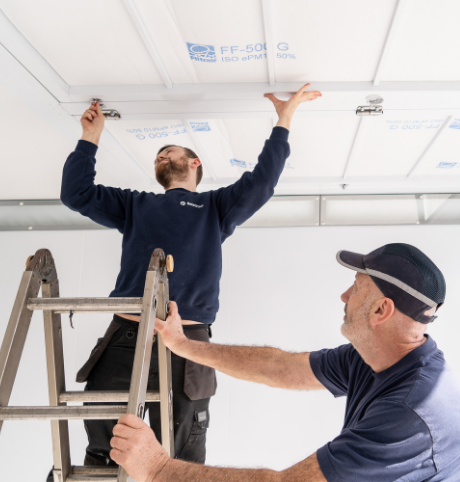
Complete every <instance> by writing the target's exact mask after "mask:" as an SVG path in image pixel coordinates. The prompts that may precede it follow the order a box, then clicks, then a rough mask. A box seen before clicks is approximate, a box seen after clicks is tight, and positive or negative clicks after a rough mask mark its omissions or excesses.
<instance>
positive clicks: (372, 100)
mask: <svg viewBox="0 0 460 482" xmlns="http://www.w3.org/2000/svg"><path fill="white" fill-rule="evenodd" d="M366 100H367V102H369V104H371V105H376V104H381V103H382V102H383V97H381V96H380V95H378V94H371V95H368V96H367V97H366Z"/></svg>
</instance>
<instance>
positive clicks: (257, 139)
mask: <svg viewBox="0 0 460 482" xmlns="http://www.w3.org/2000/svg"><path fill="white" fill-rule="evenodd" d="M220 125H221V126H222V130H223V129H225V131H224V136H225V137H227V139H228V142H229V145H230V146H231V149H232V153H233V156H232V157H231V158H228V159H226V163H227V165H228V166H229V167H230V169H231V172H232V177H235V178H237V177H239V176H240V175H241V174H242V173H243V172H245V171H252V170H253V169H254V166H255V165H256V164H257V162H258V158H259V155H260V153H261V152H262V149H263V147H264V144H265V140H266V139H268V137H270V133H271V131H272V128H273V121H272V120H271V119H223V120H222V121H221V124H220Z"/></svg>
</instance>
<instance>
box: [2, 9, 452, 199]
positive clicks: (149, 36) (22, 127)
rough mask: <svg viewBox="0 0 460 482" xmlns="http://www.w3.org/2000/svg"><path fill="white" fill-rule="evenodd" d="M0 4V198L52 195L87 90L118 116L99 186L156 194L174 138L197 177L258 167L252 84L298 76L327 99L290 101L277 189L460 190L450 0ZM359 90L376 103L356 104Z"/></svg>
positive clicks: (208, 183)
mask: <svg viewBox="0 0 460 482" xmlns="http://www.w3.org/2000/svg"><path fill="white" fill-rule="evenodd" d="M0 8H1V10H2V11H3V13H1V12H0V107H1V109H0V128H1V131H0V132H2V143H1V145H0V158H1V162H2V166H4V167H6V169H3V175H2V176H1V177H0V199H21V198H22V199H52V198H57V197H59V190H60V175H61V170H62V166H63V163H64V161H65V158H66V156H67V155H68V153H69V152H70V151H71V150H72V149H73V147H74V145H75V143H76V141H77V139H78V137H79V133H80V128H79V124H78V119H79V117H80V115H81V113H82V112H83V110H84V109H85V108H86V107H87V106H88V100H89V98H91V97H100V98H102V100H103V101H104V103H105V105H106V107H107V108H109V109H116V110H118V111H119V112H120V114H121V116H122V119H121V120H119V121H107V123H106V126H107V129H106V132H105V134H104V137H103V139H102V142H101V148H100V150H99V153H98V178H97V182H101V183H105V184H110V185H116V186H121V187H124V188H127V187H129V188H136V189H144V190H153V191H161V188H160V187H159V186H158V184H157V183H156V182H155V180H154V171H153V159H154V156H155V154H156V151H157V150H158V149H159V148H160V147H161V146H162V145H164V144H165V143H171V142H173V143H177V144H181V145H184V146H187V147H190V148H192V149H194V150H195V151H197V153H198V155H199V156H200V157H201V158H202V160H203V161H204V166H205V176H204V180H203V183H202V186H200V188H201V189H215V188H217V187H219V186H223V185H227V184H229V183H230V182H233V181H234V180H236V179H237V178H238V177H239V176H240V175H241V174H242V173H243V172H244V171H245V170H250V169H252V168H253V167H254V165H255V163H256V162H257V157H258V154H259V153H260V151H261V149H262V146H263V143H264V140H265V139H266V138H267V137H268V136H269V134H270V131H271V128H272V126H273V125H274V123H275V122H276V114H275V111H274V108H273V106H272V104H271V103H270V102H269V101H268V100H267V99H264V98H263V94H264V93H265V92H277V93H278V94H279V95H280V96H282V97H283V98H287V94H286V92H292V91H294V90H295V89H298V88H299V87H301V85H302V84H303V83H304V82H311V84H312V85H311V88H312V89H318V90H321V91H322V92H323V97H322V98H321V99H319V100H317V101H315V102H312V103H307V104H302V105H301V106H300V107H299V109H298V112H297V114H296V118H295V119H294V121H293V124H292V128H291V134H290V145H291V156H290V158H289V159H288V164H287V166H286V169H285V171H284V172H283V174H282V177H281V180H280V182H279V184H278V187H277V193H278V194H324V193H326V194H327V193H330V194H333V193H339V192H340V193H343V192H344V191H343V189H342V187H341V186H342V185H344V184H346V185H347V187H346V192H349V193H369V194H375V193H406V192H407V193H409V192H458V190H459V187H460V63H459V62H458V60H457V59H458V52H459V51H460V36H459V35H458V31H459V27H460V2H458V1H457V0H386V1H382V0H349V1H348V2H343V1H342V0H321V1H318V0H316V1H315V0H289V1H286V0H234V1H233V2H226V3H224V2H215V1H212V0H194V1H193V2H190V1H187V0H100V1H98V2H94V1H90V0H67V1H66V2H62V1H60V0H41V1H40V2H36V1H34V0H0ZM193 52H198V55H199V58H198V57H196V55H195V56H194V54H193ZM200 59H201V60H200ZM270 83H271V84H272V85H270ZM371 93H376V94H380V95H381V96H382V97H383V98H384V102H383V108H384V114H383V115H382V116H379V117H358V116H356V113H355V111H356V108H357V107H358V106H359V105H365V104H366V96H367V95H368V94H371Z"/></svg>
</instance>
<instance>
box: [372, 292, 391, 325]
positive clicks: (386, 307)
mask: <svg viewBox="0 0 460 482" xmlns="http://www.w3.org/2000/svg"><path fill="white" fill-rule="evenodd" d="M394 312H395V304H394V302H393V300H391V299H390V298H379V299H378V300H376V301H375V303H374V305H373V307H372V311H371V316H370V321H371V324H373V325H380V324H382V323H385V321H387V320H388V319H389V318H391V317H392V316H393V313H394Z"/></svg>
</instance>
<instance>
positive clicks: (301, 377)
mask: <svg viewBox="0 0 460 482" xmlns="http://www.w3.org/2000/svg"><path fill="white" fill-rule="evenodd" d="M155 329H156V330H157V331H158V332H159V333H160V335H161V337H162V339H163V342H164V344H165V345H166V346H167V347H168V348H169V349H170V350H171V351H173V352H174V353H175V354H176V355H179V356H181V357H183V358H188V359H189V360H192V361H194V362H195V363H199V364H201V365H206V366H209V367H212V368H215V369H216V370H219V371H220V372H223V373H225V374H227V375H230V376H231V377H234V378H239V379H241V380H247V381H250V382H256V383H263V384H264V385H268V386H270V387H276V388H288V389H293V390H318V389H323V388H324V386H323V385H322V384H321V383H320V382H319V381H318V379H317V378H316V377H315V375H314V374H313V371H312V369H311V367H310V360H309V359H310V354H309V353H289V352H285V351H283V350H279V349H278V348H272V347H262V346H260V347H258V346H234V345H217V344H215V343H205V342H201V341H194V340H189V339H188V338H186V337H185V335H184V332H183V330H182V324H181V318H180V316H179V313H178V309H177V305H176V303H174V302H171V307H170V313H169V316H168V318H167V319H166V321H162V320H159V319H158V318H157V320H156V322H155Z"/></svg>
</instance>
